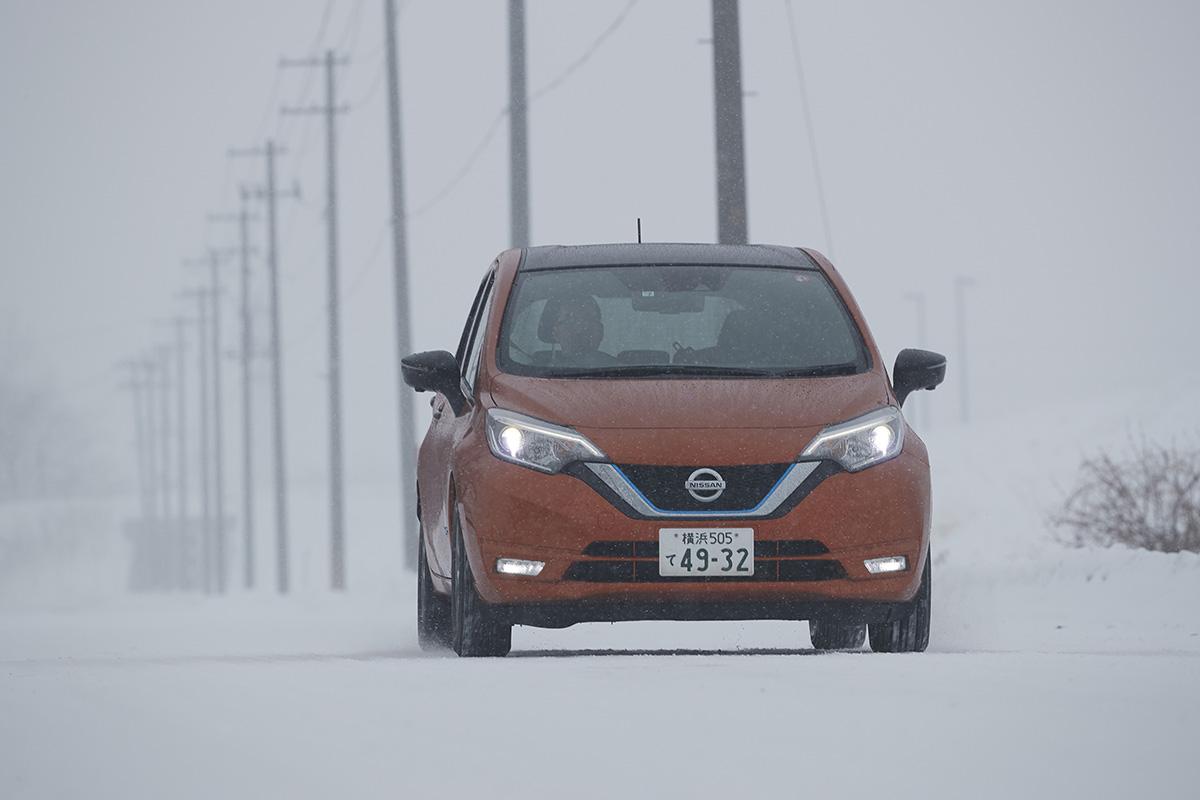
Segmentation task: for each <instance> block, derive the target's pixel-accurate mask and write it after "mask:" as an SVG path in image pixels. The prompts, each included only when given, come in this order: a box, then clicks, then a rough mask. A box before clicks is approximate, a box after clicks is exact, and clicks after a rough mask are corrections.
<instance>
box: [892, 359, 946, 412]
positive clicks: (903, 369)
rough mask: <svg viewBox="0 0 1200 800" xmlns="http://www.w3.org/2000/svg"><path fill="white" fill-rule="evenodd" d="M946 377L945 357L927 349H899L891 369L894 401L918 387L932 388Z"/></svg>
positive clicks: (901, 398)
mask: <svg viewBox="0 0 1200 800" xmlns="http://www.w3.org/2000/svg"><path fill="white" fill-rule="evenodd" d="M945 379H946V357H945V356H944V355H942V354H941V353H932V352H930V351H928V350H901V351H900V354H899V355H897V356H896V366H895V367H894V368H893V369H892V390H893V391H894V392H895V393H896V402H898V403H900V405H904V399H905V398H906V397H908V396H909V395H910V394H912V393H913V392H915V391H917V390H918V389H933V388H935V387H937V386H938V385H939V384H940V383H941V382H942V381H944V380H945Z"/></svg>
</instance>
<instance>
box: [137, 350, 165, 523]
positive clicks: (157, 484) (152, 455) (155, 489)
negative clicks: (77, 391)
mask: <svg viewBox="0 0 1200 800" xmlns="http://www.w3.org/2000/svg"><path fill="white" fill-rule="evenodd" d="M141 363H142V375H143V382H142V390H143V395H142V398H143V402H144V406H143V413H144V414H145V420H146V469H147V470H148V473H147V476H146V477H147V481H146V483H147V485H148V486H149V487H150V509H149V512H150V513H149V518H150V519H152V520H154V527H155V528H156V529H157V527H158V524H159V513H160V511H161V509H162V505H161V503H160V492H161V489H162V481H161V480H160V472H159V464H158V456H159V449H158V433H159V431H158V419H157V414H156V406H157V404H158V397H157V392H156V389H157V388H158V387H157V386H156V384H155V380H154V366H155V365H154V359H153V358H151V357H149V356H147V357H144V358H143V359H142V362H141Z"/></svg>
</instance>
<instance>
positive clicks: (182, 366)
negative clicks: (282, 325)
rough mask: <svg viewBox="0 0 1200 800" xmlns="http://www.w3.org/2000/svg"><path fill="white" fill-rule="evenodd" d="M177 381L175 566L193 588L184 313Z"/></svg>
mask: <svg viewBox="0 0 1200 800" xmlns="http://www.w3.org/2000/svg"><path fill="white" fill-rule="evenodd" d="M173 321H174V323H175V383H176V389H177V392H178V393H177V394H176V397H175V399H176V402H177V405H176V408H175V418H176V421H177V423H178V425H177V429H176V431H175V433H176V443H175V450H176V453H175V456H176V458H177V459H178V461H177V464H176V468H175V469H176V472H177V473H178V474H177V475H176V476H175V477H176V478H177V482H176V493H177V494H178V496H179V502H178V503H177V504H176V510H177V511H178V514H179V516H178V525H179V536H178V540H179V552H178V554H177V555H178V556H179V561H178V563H177V564H176V569H177V570H178V575H179V587H180V588H181V589H190V588H192V587H191V569H190V564H191V559H189V558H188V555H189V552H190V551H189V547H188V545H189V544H190V542H191V538H192V537H191V534H190V531H189V528H190V526H189V525H188V472H187V342H186V335H187V333H186V330H185V327H186V325H187V320H186V319H185V318H184V317H175V319H174V320H173Z"/></svg>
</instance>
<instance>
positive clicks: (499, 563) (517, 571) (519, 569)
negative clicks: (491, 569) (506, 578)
mask: <svg viewBox="0 0 1200 800" xmlns="http://www.w3.org/2000/svg"><path fill="white" fill-rule="evenodd" d="M544 566H546V562H545V561H523V560H521V559H519V558H497V559H496V572H499V573H501V574H503V575H527V576H529V577H533V576H534V575H537V574H538V573H540V572H541V571H542V567H544Z"/></svg>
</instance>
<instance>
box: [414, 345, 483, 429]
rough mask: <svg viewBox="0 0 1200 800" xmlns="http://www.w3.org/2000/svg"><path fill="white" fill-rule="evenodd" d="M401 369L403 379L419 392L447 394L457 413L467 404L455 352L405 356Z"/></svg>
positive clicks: (443, 351)
mask: <svg viewBox="0 0 1200 800" xmlns="http://www.w3.org/2000/svg"><path fill="white" fill-rule="evenodd" d="M400 373H401V374H402V375H403V376H404V382H405V383H407V384H408V385H409V386H411V387H412V388H413V389H416V390H417V391H418V392H438V393H439V394H443V395H445V396H446V400H447V402H449V403H450V407H451V408H452V409H454V415H455V416H458V415H459V414H461V413H462V411H463V409H464V408H466V406H467V399H466V398H465V397H463V393H462V384H461V380H460V373H459V368H458V359H456V358H455V357H454V354H453V353H447V352H446V351H445V350H430V351H428V352H425V353H413V354H412V355H410V356H405V357H404V358H403V359H401V360H400Z"/></svg>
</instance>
